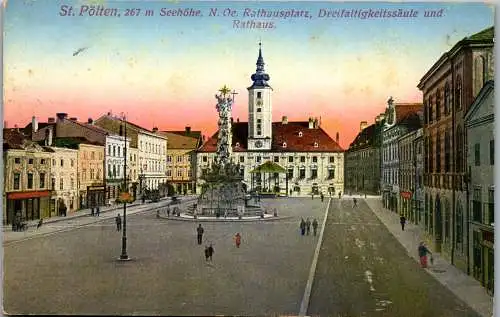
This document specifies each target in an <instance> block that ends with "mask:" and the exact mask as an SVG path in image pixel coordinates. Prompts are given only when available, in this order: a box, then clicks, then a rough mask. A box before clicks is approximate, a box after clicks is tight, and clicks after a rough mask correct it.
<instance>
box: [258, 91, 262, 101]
mask: <svg viewBox="0 0 500 317" xmlns="http://www.w3.org/2000/svg"><path fill="white" fill-rule="evenodd" d="M257 98H259V99H260V98H262V92H261V91H257Z"/></svg>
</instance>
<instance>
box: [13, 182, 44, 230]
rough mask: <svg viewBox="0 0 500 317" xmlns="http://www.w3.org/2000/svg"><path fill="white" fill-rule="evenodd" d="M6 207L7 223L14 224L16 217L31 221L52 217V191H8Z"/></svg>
mask: <svg viewBox="0 0 500 317" xmlns="http://www.w3.org/2000/svg"><path fill="white" fill-rule="evenodd" d="M6 207H7V208H6V212H7V215H6V216H7V217H6V218H5V219H4V223H5V224H12V222H13V221H15V219H19V220H21V221H30V220H37V219H40V218H47V217H50V191H49V190H40V191H30V192H13V193H7V206H6Z"/></svg>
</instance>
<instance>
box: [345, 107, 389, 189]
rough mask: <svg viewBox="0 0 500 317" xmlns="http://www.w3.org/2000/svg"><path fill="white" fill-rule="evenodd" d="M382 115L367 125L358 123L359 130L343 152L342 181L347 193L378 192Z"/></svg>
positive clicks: (363, 122) (364, 122)
mask: <svg viewBox="0 0 500 317" xmlns="http://www.w3.org/2000/svg"><path fill="white" fill-rule="evenodd" d="M382 127H383V115H379V116H377V117H376V119H375V123H374V124H372V125H370V126H367V122H366V121H362V122H361V123H360V132H359V133H358V135H357V136H356V138H355V139H354V141H353V142H352V143H351V144H350V146H349V149H348V150H347V151H346V152H345V163H344V164H345V169H344V181H345V191H346V193H347V194H349V193H361V194H362V193H364V194H370V195H379V194H380V171H381V167H380V145H381V132H382Z"/></svg>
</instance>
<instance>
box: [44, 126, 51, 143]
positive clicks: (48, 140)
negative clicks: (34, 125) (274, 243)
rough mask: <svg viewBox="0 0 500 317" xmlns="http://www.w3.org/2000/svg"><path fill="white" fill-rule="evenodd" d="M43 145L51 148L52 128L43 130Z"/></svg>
mask: <svg viewBox="0 0 500 317" xmlns="http://www.w3.org/2000/svg"><path fill="white" fill-rule="evenodd" d="M45 145H46V146H52V127H47V130H45Z"/></svg>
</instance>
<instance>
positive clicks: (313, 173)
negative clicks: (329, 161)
mask: <svg viewBox="0 0 500 317" xmlns="http://www.w3.org/2000/svg"><path fill="white" fill-rule="evenodd" d="M316 178H318V170H317V169H316V168H312V169H311V179H316Z"/></svg>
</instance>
